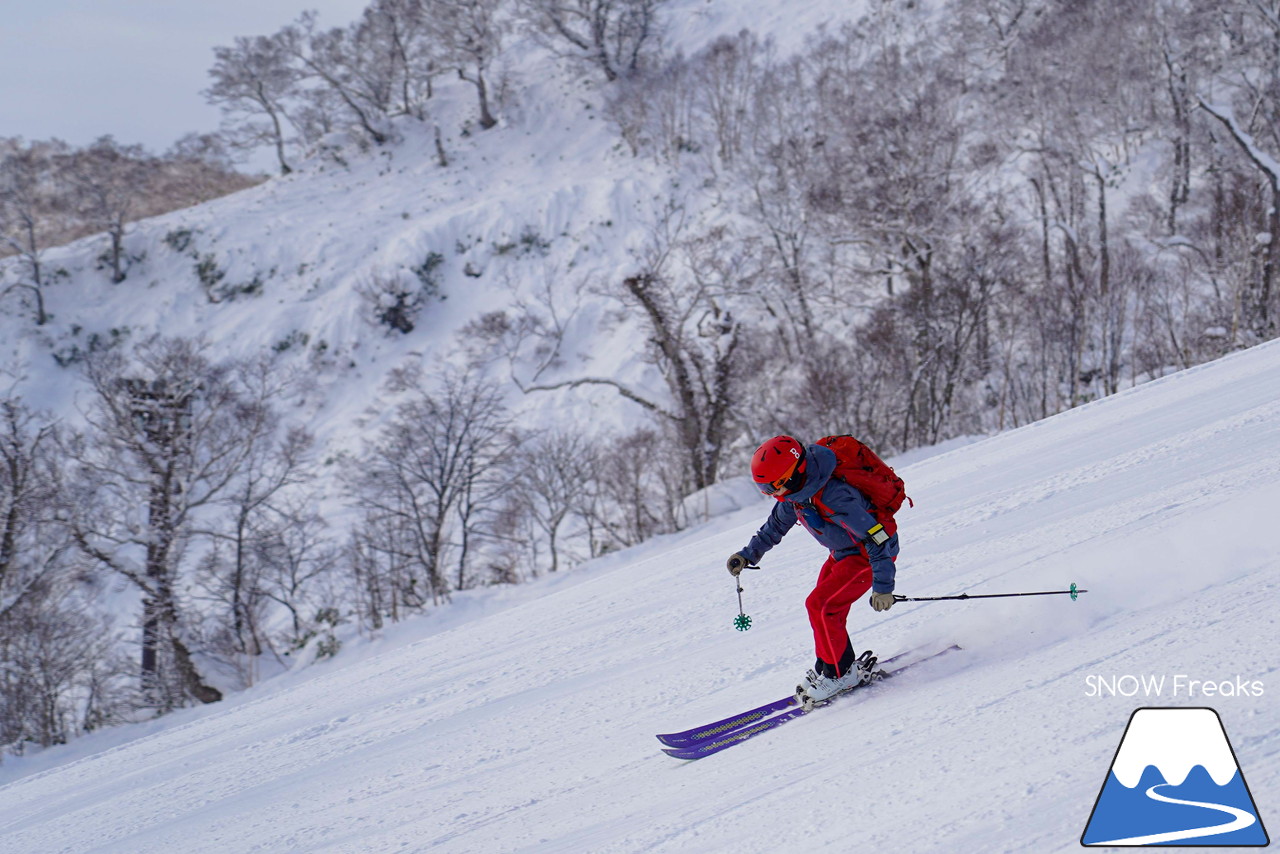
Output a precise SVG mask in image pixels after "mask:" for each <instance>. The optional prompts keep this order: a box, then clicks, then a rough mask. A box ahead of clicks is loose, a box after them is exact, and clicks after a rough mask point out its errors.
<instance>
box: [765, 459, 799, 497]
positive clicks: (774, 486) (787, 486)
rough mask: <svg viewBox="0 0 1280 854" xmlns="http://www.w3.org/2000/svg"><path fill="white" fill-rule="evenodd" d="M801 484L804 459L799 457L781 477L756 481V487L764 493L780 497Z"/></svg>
mask: <svg viewBox="0 0 1280 854" xmlns="http://www.w3.org/2000/svg"><path fill="white" fill-rule="evenodd" d="M802 486H804V460H803V459H799V460H796V462H795V465H793V466H792V467H791V468H790V469H789V470H788V471H787V473H786V474H784V475H783V476H782V477H780V478H778V479H777V480H774V481H769V482H767V483H757V484H756V489H759V490H760V491H761V492H762V493H764V494H765V495H772V496H773V497H774V498H781V497H782V496H784V495H787V494H788V493H792V492H795V491H796V490H797V489H799V488H800V487H802Z"/></svg>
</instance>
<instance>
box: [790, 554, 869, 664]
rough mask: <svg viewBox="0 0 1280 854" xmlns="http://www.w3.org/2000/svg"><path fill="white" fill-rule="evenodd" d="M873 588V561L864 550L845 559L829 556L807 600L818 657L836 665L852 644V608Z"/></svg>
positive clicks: (806, 605)
mask: <svg viewBox="0 0 1280 854" xmlns="http://www.w3.org/2000/svg"><path fill="white" fill-rule="evenodd" d="M870 589H871V563H870V561H868V560H867V556H866V554H865V553H864V552H861V551H859V552H858V553H857V554H853V555H849V556H848V557H846V558H844V559H842V560H836V559H835V557H834V556H832V557H828V558H827V562H826V563H824V564H823V565H822V569H821V571H819V573H818V583H817V585H816V586H815V587H814V588H813V592H812V593H810V594H809V598H807V599H805V600H804V606H805V608H807V609H808V611H809V625H811V626H813V642H814V646H815V647H816V649H817V652H818V658H820V659H822V660H823V661H825V662H826V663H828V664H831V665H835V664H837V663H838V662H839V661H840V657H841V656H842V655H844V652H845V650H846V649H847V648H848V646H849V630H848V629H847V628H846V627H845V623H846V621H847V620H848V619H849V608H850V607H852V606H853V603H854V602H856V601H858V599H860V598H861V597H862V594H864V593H866V592H867V591H868V590H870Z"/></svg>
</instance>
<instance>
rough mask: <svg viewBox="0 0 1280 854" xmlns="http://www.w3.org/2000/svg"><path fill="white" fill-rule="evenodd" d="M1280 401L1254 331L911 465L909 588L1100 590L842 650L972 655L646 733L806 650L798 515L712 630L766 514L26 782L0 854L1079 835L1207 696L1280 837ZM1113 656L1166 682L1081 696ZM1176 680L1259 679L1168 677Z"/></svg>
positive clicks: (810, 557) (746, 847)
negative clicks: (858, 687) (797, 710)
mask: <svg viewBox="0 0 1280 854" xmlns="http://www.w3.org/2000/svg"><path fill="white" fill-rule="evenodd" d="M1278 419H1280V344H1271V345H1266V346H1263V347H1259V348H1257V349H1255V350H1252V351H1248V352H1244V353H1240V354H1237V355H1235V356H1232V357H1229V358H1226V359H1223V360H1221V361H1219V362H1216V363H1213V364H1209V365H1206V366H1202V367H1200V368H1197V369H1194V370H1191V371H1187V372H1184V373H1181V374H1178V375H1176V376H1172V377H1169V378H1167V379H1165V380H1162V381H1159V382H1156V383H1151V384H1149V385H1146V386H1142V387H1139V388H1136V389H1134V390H1131V391H1129V392H1126V393H1123V394H1120V395H1117V396H1115V397H1113V398H1110V399H1107V400H1104V401H1100V402H1098V403H1095V404H1092V405H1090V406H1086V407H1082V408H1080V409H1077V410H1075V411H1072V412H1069V413H1067V414H1064V415H1062V416H1059V417H1055V418H1052V419H1049V420H1047V421H1045V422H1042V423H1039V424H1035V425H1031V426H1029V427H1027V428H1024V429H1021V430H1018V431H1015V432H1012V433H1008V434H1005V435H1001V436H998V437H994V438H991V439H988V440H985V441H982V442H980V443H977V444H974V445H970V446H968V447H964V448H960V449H958V450H954V451H952V452H950V453H946V454H943V455H940V456H936V457H933V458H930V459H926V460H924V461H922V462H919V463H916V464H913V465H910V466H908V467H905V469H904V470H903V474H904V475H905V477H906V479H907V482H908V485H909V487H910V492H911V494H912V495H913V497H914V499H915V501H916V507H915V509H913V510H907V511H904V512H903V513H902V518H901V521H902V529H903V538H904V543H905V547H904V551H903V557H902V558H901V560H900V569H899V584H898V591H899V592H900V593H904V594H907V595H912V594H914V595H931V594H943V593H954V592H960V591H965V590H968V591H971V592H975V593H976V592H1004V591H1014V590H1042V589H1050V588H1061V587H1064V586H1066V585H1067V584H1069V583H1070V582H1072V581H1075V582H1078V583H1079V584H1080V586H1081V587H1086V588H1088V589H1089V590H1090V592H1089V593H1088V594H1086V595H1084V596H1082V597H1081V598H1080V601H1078V602H1075V603H1072V602H1071V601H1069V600H1068V599H1067V597H1037V598H1027V599H1003V600H987V601H982V602H978V601H971V602H939V603H920V604H906V603H904V604H900V605H898V606H897V607H895V608H894V609H893V610H892V611H890V612H889V613H887V614H884V615H876V614H873V613H872V612H871V611H870V609H867V608H865V607H863V606H859V607H855V609H854V612H853V614H852V616H851V618H850V626H851V631H852V632H853V634H854V637H855V643H856V644H858V645H860V646H861V645H870V646H873V647H874V648H875V649H877V650H879V651H881V652H883V653H886V654H888V653H891V652H894V651H898V650H901V649H904V648H909V647H912V646H915V645H917V644H922V643H931V642H959V643H961V644H963V645H964V647H965V649H964V651H962V652H959V653H952V654H950V655H948V656H945V657H943V658H940V659H938V660H937V661H935V662H933V663H931V664H928V665H924V666H922V667H920V668H917V669H914V670H912V671H911V672H910V673H908V674H904V675H903V676H902V677H901V678H899V679H897V680H893V681H891V682H888V683H885V684H883V685H881V686H877V687H875V688H873V689H871V690H870V691H868V692H867V693H866V694H863V695H861V696H857V695H855V696H854V697H851V698H848V699H846V700H844V701H842V702H841V703H839V704H837V705H835V706H833V707H831V708H829V709H825V710H822V711H821V712H819V713H816V714H814V715H811V716H808V717H805V718H802V719H801V720H799V721H796V722H794V723H792V724H789V725H787V726H786V727H783V728H781V729H779V730H777V731H775V732H772V733H769V734H767V735H764V736H762V737H760V738H758V739H755V740H753V741H751V742H749V743H747V744H744V745H741V746H738V747H735V748H733V749H732V750H729V751H727V752H724V753H721V754H718V755H716V756H714V757H711V758H708V759H706V760H703V761H700V762H695V763H692V764H686V763H681V762H679V761H677V760H673V759H670V758H668V757H666V756H664V755H662V754H661V753H660V752H659V751H658V743H657V742H656V741H655V740H654V739H653V737H652V734H653V733H655V732H659V731H665V730H672V729H679V728H684V727H687V726H692V725H695V724H698V723H702V722H705V721H706V720H709V719H712V718H714V717H719V716H721V715H723V714H727V713H729V712H732V711H736V710H738V709H740V708H743V707H745V706H747V705H753V704H755V703H757V702H761V701H764V700H767V699H772V698H774V697H775V696H779V695H782V694H784V693H786V692H787V691H788V690H789V688H790V686H791V685H793V684H794V682H795V679H796V677H797V675H798V674H799V673H801V672H802V671H803V669H804V668H805V667H807V666H808V665H809V664H810V663H811V660H812V654H811V652H810V638H809V632H808V627H807V624H806V620H805V615H804V610H803V606H802V600H803V598H804V595H805V593H806V592H807V590H808V586H809V584H810V582H811V580H812V578H813V576H814V574H815V570H816V566H817V564H818V563H819V561H820V559H821V557H822V555H821V553H820V552H819V550H818V548H817V547H816V546H815V545H814V544H813V543H812V541H810V540H808V539H807V537H806V535H805V534H804V533H803V532H802V531H799V530H797V531H795V532H793V534H792V536H790V537H789V538H788V539H787V541H785V542H784V543H783V545H782V546H781V547H779V548H778V549H776V550H774V552H772V553H771V554H769V555H768V556H767V557H766V558H765V560H764V566H765V569H764V570H762V571H760V572H758V573H752V574H750V576H749V577H747V578H746V579H745V581H744V586H745V592H744V603H745V605H746V610H747V611H748V613H750V614H751V615H752V616H753V617H754V619H755V627H754V628H752V630H751V631H749V632H746V633H739V632H736V631H734V630H733V629H732V627H731V620H732V617H733V616H734V614H735V613H736V605H737V602H736V598H735V595H734V591H733V585H732V583H731V580H730V579H729V577H728V576H727V575H726V574H725V572H724V570H723V568H722V565H723V559H724V556H725V555H726V554H728V553H729V552H730V551H732V550H733V549H736V548H738V547H739V546H741V545H742V544H743V543H744V542H745V540H746V539H747V537H748V536H750V534H751V533H752V532H753V531H754V529H755V527H756V525H757V524H758V523H759V522H760V521H761V519H762V518H763V516H764V514H765V512H766V511H767V509H768V504H767V502H766V501H765V500H763V499H762V500H761V501H760V502H759V503H758V504H757V505H756V506H754V507H749V508H747V509H744V510H741V511H737V512H735V513H733V514H730V515H728V516H724V517H719V518H716V519H713V520H712V521H710V522H709V523H707V524H706V525H704V526H702V527H700V528H698V529H694V530H691V531H687V532H685V533H683V534H681V535H679V536H675V537H671V538H668V539H665V540H662V541H658V542H652V543H649V544H646V545H645V546H643V547H640V548H637V549H634V550H632V551H630V552H627V553H625V554H620V555H613V556H610V557H609V558H606V559H604V560H602V561H599V562H596V563H594V564H590V565H588V566H586V567H583V568H581V569H580V570H578V571H575V572H573V573H570V574H567V575H563V576H560V577H555V578H550V579H544V580H543V581H541V582H538V583H535V584H532V585H528V586H525V587H521V588H516V589H513V590H506V591H501V592H495V593H492V594H490V595H488V596H487V597H478V598H474V599H468V600H466V601H465V602H464V603H463V607H462V608H461V609H460V610H459V611H458V612H455V613H452V614H449V615H447V616H445V617H444V622H442V623H439V622H436V620H437V619H438V618H434V617H428V618H424V619H422V620H420V621H419V623H418V627H417V628H416V629H408V628H407V629H401V630H400V631H401V634H400V635H399V636H398V639H396V638H395V637H391V636H389V637H388V638H386V639H384V640H383V641H382V642H381V644H382V645H381V646H380V647H377V648H375V649H374V651H376V652H377V654H376V655H370V656H368V657H365V658H363V659H361V658H360V657H358V656H352V657H350V658H348V659H347V660H346V661H343V660H339V661H337V662H334V663H333V664H332V665H326V666H323V667H317V668H313V669H311V670H309V671H306V672H304V673H303V674H300V675H298V676H295V677H287V678H286V679H285V680H281V681H278V682H276V683H272V684H267V685H263V686H259V687H258V688H257V689H254V690H253V691H251V692H248V693H247V694H245V695H243V696H240V697H236V698H234V699H232V700H231V701H229V702H227V703H225V704H222V705H220V706H217V707H211V708H207V709H200V710H189V711H187V712H184V713H182V714H180V715H176V716H174V717H173V718H172V719H169V720H167V721H163V722H161V723H159V724H156V725H154V730H153V731H151V732H150V733H147V734H145V735H142V736H141V737H137V738H136V739H135V740H132V741H126V740H124V739H123V738H122V737H121V736H120V735H119V734H118V733H117V734H112V733H106V734H102V735H100V736H92V737H89V738H86V739H84V740H82V741H81V742H78V743H77V744H75V745H72V746H71V748H68V751H74V753H71V752H68V753H67V754H66V755H67V756H68V757H79V758H75V759H74V761H68V762H66V763H65V764H62V765H60V766H57V767H51V768H49V769H48V770H44V771H40V772H38V773H32V771H33V770H34V769H33V767H32V766H22V768H24V769H25V773H27V776H25V777H22V778H20V779H16V780H13V781H12V782H10V783H9V784H8V785H6V786H4V787H3V788H0V804H2V805H3V809H2V810H0V851H5V852H77V854H80V853H81V852H131V854H134V853H135V852H170V851H179V850H181V851H185V852H218V853H219V854H225V852H248V851H263V852H293V851H296V852H392V851H425V850H440V851H460V852H497V851H590V852H602V851H652V850H659V851H699V852H701V851H733V852H744V851H775V850H779V848H781V847H783V846H786V845H788V844H802V845H803V846H804V848H805V849H806V850H815V851H821V850H842V851H870V850H882V851H947V852H952V851H1037V852H1045V851H1069V850H1076V849H1077V846H1078V845H1079V843H1078V839H1079V836H1080V833H1081V831H1082V829H1083V827H1084V825H1085V823H1086V821H1087V820H1088V817H1089V813H1090V810H1091V808H1092V805H1093V802H1094V799H1095V797H1096V796H1097V793H1098V790H1099V788H1100V786H1101V784H1102V782H1103V779H1104V777H1105V775H1106V773H1107V768H1108V765H1109V763H1110V760H1111V758H1112V755H1113V754H1114V752H1115V750H1116V747H1117V745H1118V743H1119V740H1120V736H1121V734H1122V732H1123V730H1124V725H1125V723H1126V721H1127V720H1128V718H1129V715H1130V714H1131V712H1132V711H1133V709H1135V708H1137V707H1139V706H1145V705H1157V706H1158V705H1196V706H1199V705H1209V706H1212V707H1214V708H1216V709H1217V710H1218V712H1219V714H1220V715H1221V718H1222V720H1223V723H1224V725H1225V726H1226V728H1227V731H1228V734H1229V735H1230V737H1231V739H1232V743H1233V745H1234V748H1235V751H1236V754H1237V756H1238V759H1239V761H1240V765H1241V767H1242V769H1243V771H1244V773H1245V776H1246V779H1247V781H1248V783H1249V785H1250V787H1251V789H1252V792H1253V796H1254V799H1255V800H1256V802H1257V804H1258V808H1259V810H1260V812H1261V814H1262V818H1263V821H1264V823H1265V822H1266V821H1267V820H1268V819H1270V821H1271V824H1272V827H1273V832H1274V827H1275V826H1276V825H1277V822H1278V821H1280V819H1277V816H1280V715H1277V710H1276V701H1275V692H1276V691H1277V690H1280V686H1277V684H1276V670H1277V667H1278V666H1280V646H1278V645H1277V644H1276V641H1275V637H1276V630H1277V615H1276V604H1275V603H1276V601H1277V588H1278V587H1280V573H1278V572H1277V570H1278V569H1280V540H1278V539H1277V537H1276V523H1275V519H1276V511H1277V510H1278V509H1280V479H1278V478H1277V474H1280V440H1278V438H1277V429H1276V423H1277V420H1278ZM411 631H416V632H418V634H417V637H416V639H414V638H413V637H410V636H409V635H408V634H406V633H407V632H411ZM1126 674H1130V675H1134V676H1137V677H1142V676H1162V675H1164V676H1167V677H1168V681H1166V683H1165V685H1164V691H1163V693H1162V694H1161V696H1158V697H1150V698H1147V697H1143V696H1141V695H1139V696H1136V697H1124V696H1110V695H1104V696H1101V697H1097V696H1090V693H1091V691H1090V688H1089V686H1090V684H1091V683H1090V682H1089V680H1088V679H1087V677H1089V676H1091V675H1092V676H1096V675H1102V676H1104V677H1106V678H1108V679H1111V678H1114V677H1118V676H1122V675H1126ZM1175 675H1185V676H1187V677H1189V678H1191V679H1195V680H1204V681H1212V682H1222V681H1231V682H1233V684H1234V680H1236V678H1237V677H1238V676H1239V677H1242V678H1243V679H1244V680H1246V681H1253V680H1257V681H1260V682H1261V683H1262V685H1263V686H1264V693H1263V694H1262V695H1261V696H1214V697H1208V698H1206V697H1205V696H1203V695H1202V694H1200V693H1198V694H1196V695H1194V696H1190V695H1188V693H1187V692H1186V688H1185V684H1186V683H1180V684H1183V686H1184V687H1183V688H1182V690H1181V692H1180V693H1178V694H1177V695H1174V693H1173V688H1174V683H1173V681H1172V679H1173V677H1174V676H1175ZM290 679H292V680H293V681H292V682H290V681H289V680H290ZM1092 693H1096V692H1092ZM1233 693H1234V690H1233ZM135 734H136V731H135ZM94 751H100V752H94ZM55 754H56V752H55ZM46 758H47V757H46ZM0 773H3V774H10V775H11V774H13V773H23V771H16V772H15V771H14V770H12V769H11V767H10V766H6V767H4V768H0Z"/></svg>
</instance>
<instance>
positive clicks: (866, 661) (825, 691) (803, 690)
mask: <svg viewBox="0 0 1280 854" xmlns="http://www.w3.org/2000/svg"><path fill="white" fill-rule="evenodd" d="M879 678H880V673H879V671H877V670H876V656H875V654H874V653H872V652H871V650H867V651H866V652H864V653H863V654H862V655H860V656H858V657H857V658H856V659H854V662H853V666H852V667H850V668H849V671H848V672H847V673H845V674H844V675H843V676H841V677H839V678H832V677H830V676H827V675H826V674H823V673H818V672H817V671H814V670H810V671H809V672H808V673H806V674H805V675H804V679H802V680H801V681H800V684H799V685H797V686H796V701H797V702H799V704H800V707H801V708H802V709H804V710H805V711H806V712H808V711H812V710H813V708H814V707H815V706H817V705H818V704H819V703H823V702H826V701H827V700H830V699H831V698H832V697H834V696H835V695H837V694H843V693H844V692H845V691H851V690H853V689H854V688H857V687H858V686H859V685H866V684H867V683H868V682H873V681H875V680H876V679H879Z"/></svg>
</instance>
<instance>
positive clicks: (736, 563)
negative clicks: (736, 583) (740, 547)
mask: <svg viewBox="0 0 1280 854" xmlns="http://www.w3.org/2000/svg"><path fill="white" fill-rule="evenodd" d="M724 565H725V566H726V567H728V569H729V574H730V575H732V576H733V577H734V578H737V577H738V573H740V572H742V570H744V569H746V568H747V559H746V558H745V557H743V556H742V555H740V554H737V553H734V554H733V555H732V556H731V557H730V558H729V559H728V560H727V561H725V564H724Z"/></svg>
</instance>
